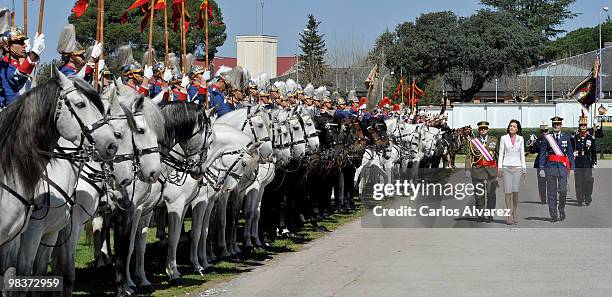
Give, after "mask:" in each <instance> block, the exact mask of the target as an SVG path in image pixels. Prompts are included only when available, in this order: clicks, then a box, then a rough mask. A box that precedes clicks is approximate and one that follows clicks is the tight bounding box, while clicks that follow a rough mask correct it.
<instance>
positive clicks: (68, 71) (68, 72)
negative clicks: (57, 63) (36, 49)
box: [59, 65, 78, 77]
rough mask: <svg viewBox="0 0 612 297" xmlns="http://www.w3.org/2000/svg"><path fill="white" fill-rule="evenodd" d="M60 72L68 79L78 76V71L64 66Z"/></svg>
mask: <svg viewBox="0 0 612 297" xmlns="http://www.w3.org/2000/svg"><path fill="white" fill-rule="evenodd" d="M59 71H60V72H61V73H63V74H64V75H65V76H67V77H73V76H76V75H77V73H78V71H77V70H76V69H74V68H72V67H70V66H68V65H63V66H62V67H60V68H59Z"/></svg>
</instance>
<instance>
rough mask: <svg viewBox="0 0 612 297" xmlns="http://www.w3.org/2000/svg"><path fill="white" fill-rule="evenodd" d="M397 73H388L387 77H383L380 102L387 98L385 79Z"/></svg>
mask: <svg viewBox="0 0 612 297" xmlns="http://www.w3.org/2000/svg"><path fill="white" fill-rule="evenodd" d="M394 74H395V72H393V71H391V73H387V74H385V76H383V79H382V82H381V83H380V95H381V96H380V100H382V99H383V98H384V97H385V78H387V76H389V75H394Z"/></svg>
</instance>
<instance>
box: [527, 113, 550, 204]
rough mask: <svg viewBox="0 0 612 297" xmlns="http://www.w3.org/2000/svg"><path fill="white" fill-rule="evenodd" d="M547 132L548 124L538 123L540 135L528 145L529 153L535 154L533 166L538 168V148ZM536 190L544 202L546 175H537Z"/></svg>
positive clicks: (544, 202) (543, 202) (540, 146)
mask: <svg viewBox="0 0 612 297" xmlns="http://www.w3.org/2000/svg"><path fill="white" fill-rule="evenodd" d="M546 134H548V125H546V124H544V123H542V125H540V136H539V137H538V138H537V139H536V140H535V141H534V142H532V143H531V144H530V145H529V148H528V149H529V153H531V154H537V155H536V158H535V161H533V168H539V166H540V161H539V160H540V149H541V148H542V143H543V142H544V141H545V140H544V135H546ZM538 192H539V193H540V202H541V203H542V204H546V200H547V198H546V177H541V176H539V175H538Z"/></svg>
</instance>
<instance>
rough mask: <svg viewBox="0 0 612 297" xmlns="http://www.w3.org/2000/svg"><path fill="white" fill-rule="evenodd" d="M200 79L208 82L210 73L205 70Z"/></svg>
mask: <svg viewBox="0 0 612 297" xmlns="http://www.w3.org/2000/svg"><path fill="white" fill-rule="evenodd" d="M202 79H203V80H204V81H208V80H209V79H210V71H208V70H206V71H205V72H204V74H202Z"/></svg>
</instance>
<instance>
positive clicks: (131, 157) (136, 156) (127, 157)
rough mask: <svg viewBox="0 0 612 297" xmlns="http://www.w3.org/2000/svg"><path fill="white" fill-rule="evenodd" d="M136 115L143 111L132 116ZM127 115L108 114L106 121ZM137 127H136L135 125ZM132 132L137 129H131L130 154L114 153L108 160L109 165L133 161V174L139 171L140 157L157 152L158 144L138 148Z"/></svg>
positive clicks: (123, 118) (122, 118)
mask: <svg viewBox="0 0 612 297" xmlns="http://www.w3.org/2000/svg"><path fill="white" fill-rule="evenodd" d="M137 116H144V114H143V113H135V114H134V117H137ZM127 119H128V116H127V115H125V114H123V115H115V116H109V117H108V121H109V122H110V121H115V120H127ZM136 129H137V127H136ZM134 133H137V131H132V137H131V138H132V153H131V154H121V155H115V157H114V158H113V159H112V160H111V161H110V162H109V163H110V165H111V167H112V164H118V163H121V162H127V161H133V168H134V169H133V170H134V174H137V173H138V172H140V161H141V158H142V157H144V156H146V155H150V154H155V153H159V152H160V150H159V147H158V146H152V147H148V148H144V149H139V148H138V147H137V146H136V141H135V139H134Z"/></svg>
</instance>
